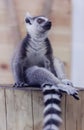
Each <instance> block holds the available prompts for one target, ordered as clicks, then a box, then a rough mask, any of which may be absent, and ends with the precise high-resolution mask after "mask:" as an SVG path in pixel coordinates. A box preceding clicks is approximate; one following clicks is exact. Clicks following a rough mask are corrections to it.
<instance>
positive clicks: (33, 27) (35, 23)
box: [25, 14, 51, 36]
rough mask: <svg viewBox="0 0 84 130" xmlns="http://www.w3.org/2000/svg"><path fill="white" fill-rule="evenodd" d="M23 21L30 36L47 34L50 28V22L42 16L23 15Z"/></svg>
mask: <svg viewBox="0 0 84 130" xmlns="http://www.w3.org/2000/svg"><path fill="white" fill-rule="evenodd" d="M25 23H26V28H27V31H28V33H29V34H30V35H32V36H35V35H39V34H47V32H48V31H49V30H50V28H51V22H50V21H49V19H48V18H46V17H44V16H37V17H32V16H30V15H28V14H27V15H26V17H25Z"/></svg>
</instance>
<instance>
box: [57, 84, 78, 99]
mask: <svg viewBox="0 0 84 130" xmlns="http://www.w3.org/2000/svg"><path fill="white" fill-rule="evenodd" d="M58 87H59V90H60V91H61V92H65V93H67V94H69V95H71V96H73V97H74V98H75V99H77V100H79V96H78V89H76V88H74V87H72V86H70V85H64V84H58Z"/></svg>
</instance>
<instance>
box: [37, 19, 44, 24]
mask: <svg viewBox="0 0 84 130" xmlns="http://www.w3.org/2000/svg"><path fill="white" fill-rule="evenodd" d="M37 22H38V23H39V24H41V23H43V22H45V20H44V19H41V18H39V19H37Z"/></svg>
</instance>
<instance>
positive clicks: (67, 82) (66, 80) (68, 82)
mask: <svg viewBox="0 0 84 130" xmlns="http://www.w3.org/2000/svg"><path fill="white" fill-rule="evenodd" d="M62 83H64V84H65V85H70V86H73V83H72V82H71V81H70V80H69V79H62Z"/></svg>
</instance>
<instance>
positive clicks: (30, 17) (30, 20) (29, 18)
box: [25, 12, 33, 24]
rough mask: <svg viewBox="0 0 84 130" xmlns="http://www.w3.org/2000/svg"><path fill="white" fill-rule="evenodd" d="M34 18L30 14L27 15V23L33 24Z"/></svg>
mask: <svg viewBox="0 0 84 130" xmlns="http://www.w3.org/2000/svg"><path fill="white" fill-rule="evenodd" d="M32 18H33V17H32V16H31V15H30V13H28V12H27V13H26V16H25V22H26V23H29V24H32Z"/></svg>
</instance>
